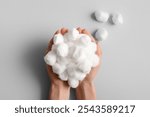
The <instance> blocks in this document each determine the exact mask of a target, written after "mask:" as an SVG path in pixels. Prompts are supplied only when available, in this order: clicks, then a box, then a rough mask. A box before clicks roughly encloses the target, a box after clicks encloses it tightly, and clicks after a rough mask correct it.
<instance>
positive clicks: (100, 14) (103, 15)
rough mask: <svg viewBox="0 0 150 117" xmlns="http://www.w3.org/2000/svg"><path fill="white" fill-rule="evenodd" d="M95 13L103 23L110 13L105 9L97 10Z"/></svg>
mask: <svg viewBox="0 0 150 117" xmlns="http://www.w3.org/2000/svg"><path fill="white" fill-rule="evenodd" d="M94 14H95V18H96V20H97V21H99V22H102V23H104V22H107V20H108V18H109V14H108V13H107V12H104V11H95V13H94Z"/></svg>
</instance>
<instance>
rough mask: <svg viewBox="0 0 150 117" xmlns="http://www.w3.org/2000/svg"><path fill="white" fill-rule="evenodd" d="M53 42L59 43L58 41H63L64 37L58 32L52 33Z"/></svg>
mask: <svg viewBox="0 0 150 117" xmlns="http://www.w3.org/2000/svg"><path fill="white" fill-rule="evenodd" d="M53 42H54V44H60V43H62V42H64V38H63V36H62V34H60V33H59V34H56V35H54V38H53Z"/></svg>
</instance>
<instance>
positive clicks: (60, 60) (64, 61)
mask: <svg viewBox="0 0 150 117" xmlns="http://www.w3.org/2000/svg"><path fill="white" fill-rule="evenodd" d="M56 61H57V63H59V64H60V65H67V64H68V63H69V62H70V58H69V57H61V56H57V59H56Z"/></svg>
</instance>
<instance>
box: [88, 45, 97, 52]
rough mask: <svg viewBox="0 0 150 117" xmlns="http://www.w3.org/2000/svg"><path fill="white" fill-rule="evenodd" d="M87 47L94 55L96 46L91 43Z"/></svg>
mask: <svg viewBox="0 0 150 117" xmlns="http://www.w3.org/2000/svg"><path fill="white" fill-rule="evenodd" d="M88 47H89V50H90V52H93V53H95V52H96V50H97V45H96V43H95V42H91V43H90V45H89V46H88Z"/></svg>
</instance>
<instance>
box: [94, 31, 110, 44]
mask: <svg viewBox="0 0 150 117" xmlns="http://www.w3.org/2000/svg"><path fill="white" fill-rule="evenodd" d="M107 37H108V32H107V30H106V29H104V28H99V29H97V31H96V33H95V38H96V39H97V40H98V41H103V40H105V39H106V38H107Z"/></svg>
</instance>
